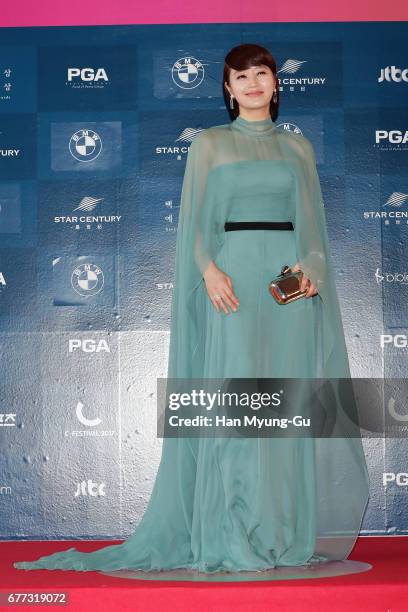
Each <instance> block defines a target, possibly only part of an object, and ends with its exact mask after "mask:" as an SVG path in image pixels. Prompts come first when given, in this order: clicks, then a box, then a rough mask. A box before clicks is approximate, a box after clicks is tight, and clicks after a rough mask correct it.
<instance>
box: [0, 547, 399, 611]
mask: <svg viewBox="0 0 408 612" xmlns="http://www.w3.org/2000/svg"><path fill="white" fill-rule="evenodd" d="M116 543H120V541H112V540H110V541H109V542H100V541H99V542H95V541H93V542H89V543H88V542H78V541H67V540H65V541H63V542H3V543H2V544H1V549H0V550H1V553H0V567H1V577H0V581H1V583H0V592H1V593H5V592H19V593H22V592H44V591H48V592H53V593H56V592H67V593H68V599H69V601H68V605H66V606H64V607H61V606H54V605H47V606H46V609H47V610H58V609H59V610H61V609H70V610H74V611H75V612H77V611H82V610H85V609H87V608H88V609H91V610H93V609H96V610H98V611H99V610H101V611H102V610H103V611H104V612H105V611H110V610H115V611H117V610H120V612H127V611H128V610H129V611H130V610H132V612H133V611H135V610H144V611H148V610H156V609H159V608H166V609H168V610H194V611H201V610H205V611H206V612H209V611H210V610H217V611H218V610H222V611H224V610H231V611H232V610H233V611H234V612H237V611H238V610H256V612H261V611H264V610H265V611H266V610H268V611H271V610H275V609H276V610H282V611H290V612H292V611H294V612H297V611H299V612H300V611H302V612H304V611H312V610H313V612H318V611H320V610H322V611H324V612H328V611H329V612H337V611H341V612H344V611H346V612H356V611H358V612H365V611H367V612H376V611H378V612H380V611H381V612H405V611H408V578H407V577H408V536H384V537H360V538H359V539H358V541H357V544H356V546H355V547H354V550H353V552H352V553H351V555H350V559H355V560H358V561H365V562H367V563H371V565H373V569H372V570H369V571H368V572H364V573H361V574H355V575H351V576H336V577H334V578H329V579H327V578H326V579H319V578H314V579H310V580H309V579H307V580H287V581H274V582H256V583H248V582H245V583H239V582H238V583H237V582H234V583H218V584H214V583H212V584H202V583H201V584H197V583H194V584H192V583H190V582H177V583H176V582H174V583H169V582H158V581H156V582H151V581H146V582H141V581H139V580H121V579H118V578H111V577H109V576H103V575H100V574H98V573H96V572H86V573H79V572H74V571H58V570H53V571H47V570H35V571H24V570H17V569H15V568H14V567H13V566H12V561H14V560H22V559H26V560H28V559H35V558H37V557H39V556H42V555H46V554H50V553H52V552H55V551H57V550H62V549H65V548H69V547H70V546H75V547H76V548H78V549H79V550H82V551H85V552H89V551H91V550H96V549H98V548H100V547H101V546H104V545H105V544H116ZM0 609H1V610H11V609H12V608H11V607H7V608H6V607H0ZM18 609H22V610H29V609H30V610H33V606H32V605H31V606H18Z"/></svg>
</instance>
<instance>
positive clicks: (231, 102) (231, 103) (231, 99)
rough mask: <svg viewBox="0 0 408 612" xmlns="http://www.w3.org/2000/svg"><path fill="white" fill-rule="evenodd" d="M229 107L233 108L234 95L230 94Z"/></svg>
mask: <svg viewBox="0 0 408 612" xmlns="http://www.w3.org/2000/svg"><path fill="white" fill-rule="evenodd" d="M230 108H231V109H233V108H234V97H233V96H230Z"/></svg>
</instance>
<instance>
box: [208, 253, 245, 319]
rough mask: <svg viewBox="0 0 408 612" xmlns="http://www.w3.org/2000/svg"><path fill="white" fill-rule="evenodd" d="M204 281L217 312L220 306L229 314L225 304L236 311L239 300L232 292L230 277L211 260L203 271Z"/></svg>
mask: <svg viewBox="0 0 408 612" xmlns="http://www.w3.org/2000/svg"><path fill="white" fill-rule="evenodd" d="M204 281H205V286H206V288H207V293H208V296H209V298H210V300H211V301H212V303H213V304H214V306H215V308H216V310H217V312H219V311H220V309H221V308H222V309H223V310H224V312H225V314H230V311H229V310H228V309H227V305H228V306H229V307H230V308H231V310H233V311H234V312H236V311H237V309H238V306H239V301H238V298H237V297H236V295H235V293H234V289H233V287H232V280H231V277H230V276H228V274H226V273H225V272H223V271H222V270H220V268H218V266H217V265H216V264H215V263H214V262H213V261H211V263H210V264H209V266H208V267H207V269H206V271H205V273H204Z"/></svg>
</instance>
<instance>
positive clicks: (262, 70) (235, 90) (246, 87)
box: [225, 64, 275, 110]
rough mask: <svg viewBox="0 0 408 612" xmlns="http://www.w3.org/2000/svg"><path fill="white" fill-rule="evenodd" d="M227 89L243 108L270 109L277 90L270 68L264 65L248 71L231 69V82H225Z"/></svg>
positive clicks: (253, 67) (252, 67)
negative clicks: (265, 107)
mask: <svg viewBox="0 0 408 612" xmlns="http://www.w3.org/2000/svg"><path fill="white" fill-rule="evenodd" d="M225 87H226V88H227V90H228V92H229V94H230V95H231V94H232V95H233V96H234V98H236V100H237V102H238V104H239V106H240V107H242V108H246V109H248V110H250V109H254V108H256V109H259V108H263V107H264V106H267V107H268V108H269V103H270V101H271V98H272V95H273V92H274V90H275V78H274V76H273V73H272V70H271V69H270V68H269V66H265V65H263V64H261V65H260V66H251V68H248V69H247V70H234V69H231V72H230V82H229V84H228V83H227V82H225Z"/></svg>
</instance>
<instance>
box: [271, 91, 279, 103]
mask: <svg viewBox="0 0 408 612" xmlns="http://www.w3.org/2000/svg"><path fill="white" fill-rule="evenodd" d="M272 101H273V102H274V104H276V102H277V101H278V96H277V93H276V89H275V90H274V92H273V96H272Z"/></svg>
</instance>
